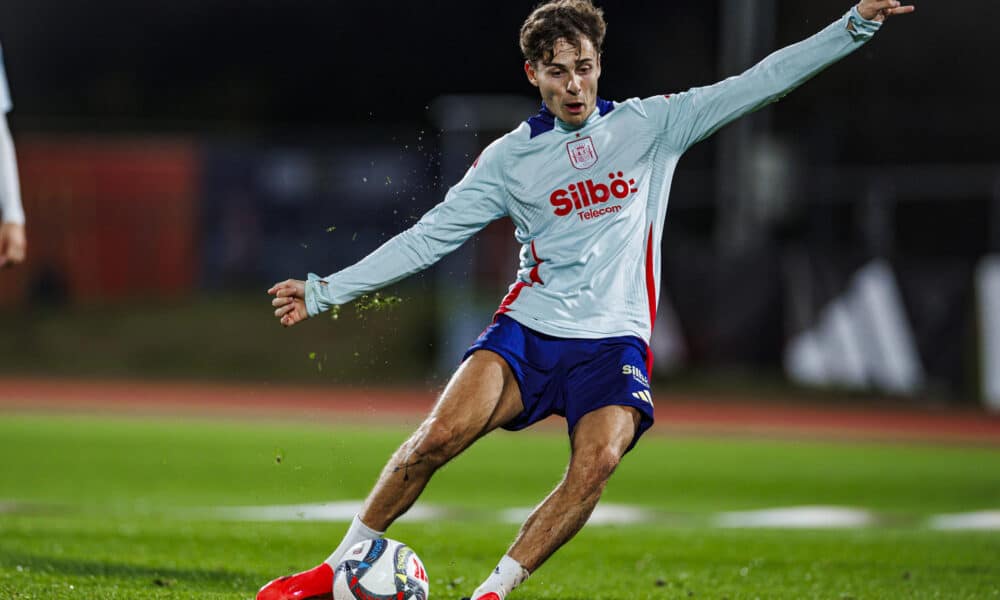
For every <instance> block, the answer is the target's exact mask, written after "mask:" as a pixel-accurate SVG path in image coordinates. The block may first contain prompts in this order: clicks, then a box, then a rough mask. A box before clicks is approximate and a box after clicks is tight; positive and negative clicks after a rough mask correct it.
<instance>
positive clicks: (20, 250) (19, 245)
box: [0, 223, 28, 267]
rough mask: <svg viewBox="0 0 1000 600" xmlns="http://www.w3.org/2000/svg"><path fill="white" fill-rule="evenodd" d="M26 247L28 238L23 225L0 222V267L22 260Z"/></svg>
mask: <svg viewBox="0 0 1000 600" xmlns="http://www.w3.org/2000/svg"><path fill="white" fill-rule="evenodd" d="M27 248H28V240H27V238H26V237H25V235H24V225H22V224H20V223H0V267H9V266H11V265H16V264H18V263H22V262H24V256H25V253H26V252H25V251H26V250H27Z"/></svg>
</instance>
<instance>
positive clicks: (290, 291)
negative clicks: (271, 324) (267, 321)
mask: <svg viewBox="0 0 1000 600" xmlns="http://www.w3.org/2000/svg"><path fill="white" fill-rule="evenodd" d="M267 293H268V294H270V295H272V296H274V299H273V300H271V306H273V307H274V316H275V317H277V318H278V321H279V322H280V323H281V324H282V325H284V326H285V327H291V326H292V325H295V324H296V323H299V322H301V321H305V320H306V319H308V318H309V312H308V311H307V310H306V282H304V281H301V280H298V279H286V280H285V281H281V282H279V283H276V284H274V285H272V286H271V289H269V290H267Z"/></svg>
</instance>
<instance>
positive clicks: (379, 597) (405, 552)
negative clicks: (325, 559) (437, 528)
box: [333, 538, 430, 600]
mask: <svg viewBox="0 0 1000 600" xmlns="http://www.w3.org/2000/svg"><path fill="white" fill-rule="evenodd" d="M429 588H430V584H429V583H428V581H427V571H426V570H425V569H424V563H422V562H420V559H419V558H418V557H417V554H416V553H415V552H414V551H413V550H412V549H410V547H409V546H407V545H406V544H404V543H402V542H397V541H396V540H390V539H389V538H379V539H377V540H367V541H364V542H361V543H358V544H355V545H353V546H351V547H350V548H349V549H348V550H347V553H346V554H344V558H343V560H341V561H340V564H339V565H337V569H336V570H335V571H334V572H333V600H427V596H428V594H429Z"/></svg>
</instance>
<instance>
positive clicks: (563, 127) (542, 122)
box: [527, 98, 615, 138]
mask: <svg viewBox="0 0 1000 600" xmlns="http://www.w3.org/2000/svg"><path fill="white" fill-rule="evenodd" d="M614 109H615V103H614V102H612V101H610V100H603V99H601V98H598V99H597V110H595V111H594V112H593V113H592V114H591V115H590V116H589V117H588V118H587V121H586V122H585V123H584V124H583V125H581V126H580V127H573V126H571V125H567V124H566V123H565V122H563V121H562V120H560V119H559V118H558V117H556V116H555V115H554V114H552V111H550V110H549V107H548V106H545V103H544V102H542V109H541V110H540V111H538V114H537V115H535V116H533V117H531V118H530V119H528V121H527V122H528V125H529V126H530V127H531V137H532V138H534V137H535V136H538V135H541V134H543V133H545V132H546V131H552V130H553V129H555V128H556V127H558V128H559V130H560V131H575V130H577V129H580V128H581V127H586V126H587V125H589V124H590V123H591V122H593V121H594V120H596V119H599V118H601V117H603V116H604V115H606V114H608V113H609V112H611V111H613V110H614Z"/></svg>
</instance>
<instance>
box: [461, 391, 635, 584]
mask: <svg viewBox="0 0 1000 600" xmlns="http://www.w3.org/2000/svg"><path fill="white" fill-rule="evenodd" d="M641 419H642V415H641V413H640V412H639V411H638V410H637V409H636V408H634V407H631V406H619V405H610V406H604V407H602V408H599V409H597V410H595V411H593V412H589V413H587V414H585V415H584V416H583V417H582V418H581V419H580V420H579V422H577V424H576V426H575V427H574V429H573V432H572V436H571V440H572V453H571V456H570V462H569V467H568V468H567V470H566V473H565V475H564V476H563V479H562V481H561V482H560V483H559V485H558V486H556V488H555V489H554V490H553V491H552V493H550V494H549V495H548V497H547V498H545V500H544V501H542V503H541V504H540V505H538V507H537V508H535V510H534V511H533V512H532V513H531V516H529V517H528V520H527V521H525V523H524V525H523V526H522V527H521V531H520V532H519V533H518V536H517V538H516V539H515V540H514V543H513V545H512V546H511V547H510V549H509V550H508V551H507V555H506V556H504V558H503V559H501V561H500V564H499V565H498V567H497V569H496V570H495V571H494V572H493V573H492V574H491V575H490V576H489V578H487V580H486V581H485V582H483V584H482V585H481V586H479V588H477V589H476V591H475V592H474V593H473V595H472V598H473V599H474V600H503V598H504V597H505V596H506V595H507V594H509V593H510V592H511V590H513V588H514V587H516V586H517V585H519V584H520V583H521V582H522V581H524V579H525V578H527V576H528V575H529V574H530V573H531V572H533V571H534V570H535V569H537V568H538V567H540V566H541V565H542V563H544V562H545V560H546V559H548V558H549V557H550V556H552V554H553V553H554V552H555V551H556V550H558V549H559V547H560V546H562V545H563V544H565V543H566V542H567V541H569V540H570V538H572V537H573V536H574V535H576V533H577V532H578V531H580V529H581V528H582V527H583V525H584V524H585V523H586V522H587V519H588V518H589V517H590V515H591V513H593V512H594V507H596V506H597V501H598V500H600V498H601V494H602V493H603V492H604V487H605V485H606V484H607V482H608V478H610V477H611V474H612V473H613V472H614V470H615V468H617V466H618V463H619V462H620V461H621V458H622V456H624V454H625V452H626V451H627V450H628V449H629V448H630V447H631V444H632V443H633V441H634V440H635V437H636V434H637V433H638V431H639V424H640V422H641Z"/></svg>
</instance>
